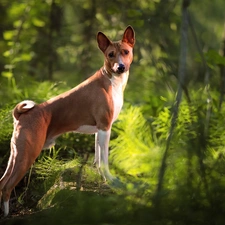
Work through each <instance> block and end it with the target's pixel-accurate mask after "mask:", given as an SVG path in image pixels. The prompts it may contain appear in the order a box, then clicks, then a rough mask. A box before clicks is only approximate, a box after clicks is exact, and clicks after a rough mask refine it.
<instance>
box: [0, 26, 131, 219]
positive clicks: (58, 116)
mask: <svg viewBox="0 0 225 225" xmlns="http://www.w3.org/2000/svg"><path fill="white" fill-rule="evenodd" d="M97 42H98V46H99V48H100V50H101V51H102V52H103V54H104V58H105V60H104V66H103V67H102V68H101V69H100V70H99V71H97V72H96V73H95V74H94V75H93V76H91V77H90V78H88V79H87V80H85V81H84V82H83V83H81V84H80V85H78V86H77V87H75V88H73V89H71V90H69V91H67V92H65V93H62V94H60V95H58V96H56V97H54V98H52V99H50V100H48V101H46V102H43V103H41V104H35V103H34V102H33V101H28V100H26V101H23V102H20V103H19V104H18V105H17V106H16V107H15V108H14V110H13V119H14V131H13V134H12V139H11V154H10V158H9V161H8V166H7V168H6V171H5V173H4V175H3V176H2V178H1V180H0V193H1V195H2V197H3V201H4V215H5V216H7V215H8V213H9V198H10V195H11V191H12V190H13V188H14V187H15V186H16V185H17V183H18V182H19V181H20V180H21V179H22V178H23V176H24V174H25V173H26V171H27V170H28V169H29V168H30V167H31V165H32V164H33V163H34V161H35V159H36V158H37V157H38V155H39V154H40V152H41V150H42V149H44V148H49V147H51V146H53V145H54V142H55V139H56V138H57V137H58V136H59V135H61V134H62V133H65V132H70V131H74V132H79V133H85V134H93V133H95V162H96V164H97V166H98V168H99V170H100V172H101V174H102V176H103V177H104V179H105V180H106V179H107V180H109V181H114V180H115V179H116V178H114V177H113V176H112V175H111V174H110V171H109V167H108V147H109V140H110V132H111V127H112V124H113V122H114V121H115V120H116V118H117V117H118V115H119V113H120V110H121V108H122V105H123V91H124V88H125V86H126V84H127V80H128V75H129V68H130V64H131V62H132V60H133V47H134V44H135V34H134V30H133V28H132V27H131V26H128V27H127V28H126V30H125V31H124V34H123V38H122V40H121V41H118V42H112V41H111V40H109V39H108V38H107V37H106V36H105V35H104V34H103V33H102V32H99V33H98V34H97ZM0 197H1V196H0ZM0 199H1V198H0Z"/></svg>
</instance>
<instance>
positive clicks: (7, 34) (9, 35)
mask: <svg viewBox="0 0 225 225" xmlns="http://www.w3.org/2000/svg"><path fill="white" fill-rule="evenodd" d="M13 36H14V31H13V30H8V31H5V32H4V33H3V37H4V39H5V40H12V39H13Z"/></svg>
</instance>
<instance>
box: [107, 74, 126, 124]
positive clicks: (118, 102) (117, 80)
mask: <svg viewBox="0 0 225 225" xmlns="http://www.w3.org/2000/svg"><path fill="white" fill-rule="evenodd" d="M128 76H129V71H127V72H126V73H123V74H121V75H119V76H118V75H113V76H112V78H111V79H110V81H111V83H112V99H113V107H114V114H113V121H112V122H114V121H115V120H116V119H117V117H118V116H119V113H120V111H121V108H122V106H123V90H124V88H125V86H126V83H127V80H128Z"/></svg>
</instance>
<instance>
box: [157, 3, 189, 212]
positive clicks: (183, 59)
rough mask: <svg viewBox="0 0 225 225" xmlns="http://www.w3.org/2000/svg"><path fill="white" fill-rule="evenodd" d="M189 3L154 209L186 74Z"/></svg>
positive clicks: (186, 6)
mask: <svg viewBox="0 0 225 225" xmlns="http://www.w3.org/2000/svg"><path fill="white" fill-rule="evenodd" d="M189 3H190V1H189V0H183V5H182V24H181V40H180V57H179V68H178V81H179V83H178V90H177V95H176V99H175V102H174V107H173V114H172V119H171V125H170V131H169V134H168V138H167V142H166V149H165V152H164V155H163V159H162V164H161V167H160V171H159V180H158V185H157V189H156V194H155V198H154V204H155V207H156V208H158V206H159V203H160V198H159V197H160V193H161V191H162V188H163V180H164V175H165V172H166V167H167V164H166V161H167V158H168V152H169V147H170V143H171V140H172V136H173V132H174V129H175V127H176V121H177V117H178V112H179V106H180V103H181V100H182V84H183V82H184V79H185V73H186V58H187V45H188V10H187V8H188V6H189Z"/></svg>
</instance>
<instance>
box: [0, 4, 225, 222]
mask: <svg viewBox="0 0 225 225" xmlns="http://www.w3.org/2000/svg"><path fill="white" fill-rule="evenodd" d="M189 4H190V5H189ZM224 9H225V2H224V0H215V1H207V0H205V1H188V0H184V1H179V0H139V1H133V0H127V1H122V0H115V1H102V0H66V1H63V0H41V1H36V0H27V1H25V0H24V1H22V0H20V1H18V0H17V1H15V0H11V1H7V0H0V165H1V168H0V169H1V170H0V172H1V174H3V173H4V170H5V168H6V165H7V160H8V157H9V143H10V138H11V133H12V117H11V110H12V109H13V107H14V106H15V105H16V104H17V103H18V102H20V101H22V100H24V99H31V100H34V101H35V102H37V103H40V102H42V101H45V100H47V99H49V98H50V97H53V96H55V95H57V94H59V93H62V92H63V91H65V90H68V89H70V88H72V87H74V86H75V85H77V84H78V83H80V82H81V81H83V80H84V79H86V78H87V77H88V76H90V75H91V74H93V73H94V72H95V71H96V70H98V69H99V68H100V67H101V66H102V65H103V55H102V53H101V52H100V50H99V49H98V48H97V43H96V34H97V32H98V31H102V32H104V33H105V34H106V35H107V36H108V37H110V38H111V39H112V40H119V39H120V38H121V35H122V34H123V31H124V29H125V28H126V26H127V25H132V26H133V28H134V29H135V32H136V45H135V49H134V62H133V64H132V66H131V70H130V78H129V82H128V86H127V88H126V90H125V105H124V107H123V111H122V113H121V115H120V117H119V119H118V121H117V122H116V123H115V124H114V126H113V132H112V138H111V140H112V141H111V142H110V149H111V150H110V169H111V171H112V173H114V174H116V175H117V176H118V177H119V178H120V180H121V181H122V182H123V183H124V187H123V188H119V189H117V188H115V187H110V186H108V185H106V184H104V182H103V181H102V180H101V177H100V175H99V174H98V173H97V171H96V169H95V167H93V166H92V161H93V154H94V137H93V136H84V135H78V134H65V135H63V136H62V137H60V138H59V139H58V140H57V144H56V146H55V148H53V149H51V150H49V151H43V152H42V154H41V155H40V156H39V158H38V159H37V161H36V163H35V164H34V166H33V167H32V168H31V170H30V171H28V173H27V174H26V176H25V178H24V179H23V180H22V181H21V182H20V184H19V185H18V186H17V187H16V189H15V191H14V193H13V195H12V198H11V201H10V209H11V212H10V214H11V215H12V216H11V218H9V219H0V223H1V222H2V223H3V224H5V225H6V224H13V222H14V221H15V222H17V221H20V222H21V223H23V224H46V223H47V222H48V223H56V224H75V223H80V224H82V223H85V224H117V223H119V224H142V223H148V224H182V225H183V224H204V225H206V224H224V222H225V216H224V215H225V203H224V202H225V176H224V175H225V129H224V127H225V116H224V115H225V106H224V94H225V57H224V56H225V14H224ZM44 209H45V210H44ZM65 218H66V220H65Z"/></svg>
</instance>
